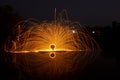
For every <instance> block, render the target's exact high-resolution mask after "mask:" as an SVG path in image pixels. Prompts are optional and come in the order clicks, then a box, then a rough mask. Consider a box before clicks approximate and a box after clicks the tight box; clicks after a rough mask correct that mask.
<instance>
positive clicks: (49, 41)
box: [4, 22, 99, 53]
mask: <svg viewBox="0 0 120 80" xmlns="http://www.w3.org/2000/svg"><path fill="white" fill-rule="evenodd" d="M29 23H31V24H32V23H33V24H32V25H31V24H30V25H29V26H27V25H26V26H25V23H24V25H18V29H16V31H14V32H17V33H15V35H16V34H18V35H17V36H15V38H14V39H10V38H9V39H8V42H7V43H6V44H5V48H4V49H5V51H6V52H12V53H29V52H41V51H45V52H46V51H94V50H97V49H99V45H98V44H97V43H96V41H95V40H94V39H93V38H92V37H91V36H90V35H89V34H88V33H87V31H86V29H85V28H84V27H80V30H75V33H73V32H72V28H71V27H70V26H76V24H75V25H74V24H72V25H70V23H69V22H68V23H66V24H65V23H62V22H56V23H54V22H51V23H48V22H43V23H40V24H38V23H34V22H29ZM26 24H27V23H26ZM77 26H81V25H80V24H77ZM24 28H25V29H24ZM10 45H11V46H10Z"/></svg>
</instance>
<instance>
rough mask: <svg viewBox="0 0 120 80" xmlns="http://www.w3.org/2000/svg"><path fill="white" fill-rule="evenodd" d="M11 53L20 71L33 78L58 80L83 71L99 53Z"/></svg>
mask: <svg viewBox="0 0 120 80" xmlns="http://www.w3.org/2000/svg"><path fill="white" fill-rule="evenodd" d="M10 55H12V61H13V63H14V64H15V66H16V67H17V68H18V69H19V73H21V72H23V73H25V74H27V75H28V76H29V77H31V78H33V79H43V80H46V79H50V80H51V79H52V80H54V79H55V80H58V79H61V78H62V79H67V78H70V75H73V74H76V73H78V72H79V73H81V72H82V70H83V69H84V68H85V66H86V65H87V64H89V63H91V62H92V61H94V59H95V57H96V55H97V54H96V53H93V52H84V51H81V52H80V51H78V52H65V51H59V52H39V53H27V54H10ZM19 77H22V75H19Z"/></svg>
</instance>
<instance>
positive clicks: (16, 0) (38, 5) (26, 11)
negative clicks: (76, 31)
mask: <svg viewBox="0 0 120 80" xmlns="http://www.w3.org/2000/svg"><path fill="white" fill-rule="evenodd" d="M5 4H9V5H11V6H13V8H14V9H15V10H16V11H17V12H18V13H19V14H20V15H21V16H23V17H26V18H35V19H38V20H49V19H50V20H53V19H54V9H55V8H56V9H57V13H59V12H60V11H62V10H63V9H66V10H67V12H68V16H69V19H70V20H72V21H78V22H80V23H81V24H85V25H103V26H106V25H111V23H112V21H114V20H116V21H118V22H120V0H0V6H2V5H5Z"/></svg>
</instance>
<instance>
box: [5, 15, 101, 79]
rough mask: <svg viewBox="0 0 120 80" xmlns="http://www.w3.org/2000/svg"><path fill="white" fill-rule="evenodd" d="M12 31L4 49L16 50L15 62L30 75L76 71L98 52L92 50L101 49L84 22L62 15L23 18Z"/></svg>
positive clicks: (10, 51) (53, 74) (11, 51)
mask: <svg viewBox="0 0 120 80" xmlns="http://www.w3.org/2000/svg"><path fill="white" fill-rule="evenodd" d="M12 33H13V35H12V36H10V37H8V40H7V42H6V44H5V46H4V50H5V51H6V52H8V53H14V54H13V55H15V56H14V57H13V62H14V63H15V64H17V65H18V66H23V67H22V68H20V69H22V70H23V71H24V70H25V71H24V72H26V73H27V74H30V75H31V76H32V75H33V74H34V73H35V75H34V76H44V78H46V76H47V77H48V76H49V77H50V76H52V77H54V76H55V75H57V76H58V75H63V76H64V75H66V74H67V73H74V72H75V71H77V69H78V68H81V69H82V68H84V66H85V65H86V64H87V63H89V62H91V61H93V59H95V56H96V55H97V53H96V54H92V53H91V52H93V53H94V52H96V51H97V50H100V47H99V45H98V44H97V42H96V41H95V40H94V39H93V38H92V37H91V36H90V35H89V33H88V32H87V29H86V28H85V27H84V26H82V25H80V24H79V23H78V22H71V21H69V20H64V19H62V18H61V17H60V18H59V19H56V20H55V21H53V22H42V23H40V22H36V21H35V20H30V19H28V20H25V21H21V22H19V23H18V24H17V25H16V27H15V28H14V29H13V32H12ZM16 53H28V54H16ZM31 55H32V56H31ZM28 65H29V66H28ZM33 67H34V68H33ZM29 70H30V71H31V72H27V71H29ZM55 80H57V79H55Z"/></svg>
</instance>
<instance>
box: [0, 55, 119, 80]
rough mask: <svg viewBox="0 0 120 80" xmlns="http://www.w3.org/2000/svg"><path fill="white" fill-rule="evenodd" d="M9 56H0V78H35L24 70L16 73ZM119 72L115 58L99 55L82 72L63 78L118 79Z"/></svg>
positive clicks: (15, 79)
mask: <svg viewBox="0 0 120 80" xmlns="http://www.w3.org/2000/svg"><path fill="white" fill-rule="evenodd" d="M6 58H7V60H6ZM10 58H11V56H10V55H2V56H0V80H7V79H10V80H36V79H33V78H31V77H29V76H28V75H27V74H25V73H24V72H21V73H18V72H19V69H17V67H16V66H15V65H14V64H13V63H12V62H11V61H10V60H11V59H10ZM119 73H120V71H119V67H118V63H117V61H116V59H115V58H113V57H106V56H102V55H99V56H98V57H97V58H96V60H95V61H94V62H93V63H92V64H91V65H89V66H87V67H86V68H85V70H83V72H82V74H79V73H78V74H74V75H73V76H71V78H68V79H65V80H98V79H110V80H116V79H117V80H118V79H120V76H119ZM20 75H22V77H20ZM23 77H24V78H23ZM37 80H38V79H37Z"/></svg>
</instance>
